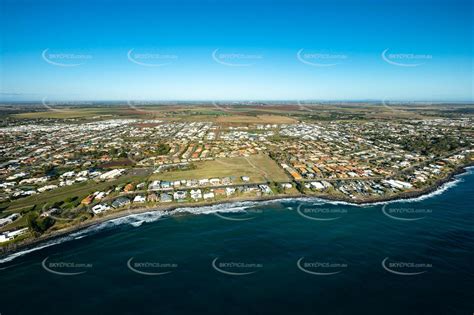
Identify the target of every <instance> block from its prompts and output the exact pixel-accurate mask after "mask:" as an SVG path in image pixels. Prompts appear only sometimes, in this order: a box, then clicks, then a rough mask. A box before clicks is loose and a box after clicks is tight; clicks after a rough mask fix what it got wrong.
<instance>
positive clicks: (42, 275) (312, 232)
mask: <svg viewBox="0 0 474 315" xmlns="http://www.w3.org/2000/svg"><path fill="white" fill-rule="evenodd" d="M473 205H474V169H473V168H470V169H469V171H468V172H467V173H465V174H462V175H459V176H457V177H456V180H455V181H454V182H450V183H448V184H445V185H444V186H443V187H442V188H441V189H440V190H438V191H436V192H435V193H432V194H430V195H428V196H423V197H420V198H415V199H411V200H403V201H396V202H386V203H380V204H373V205H362V206H355V205H350V204H347V203H343V202H330V201H324V200H321V199H316V198H302V199H294V200H288V199H286V200H275V201H266V202H240V203H234V204H225V205H219V206H212V207H202V208H182V209H178V210H175V211H173V213H172V214H171V215H170V214H166V213H160V212H152V213H144V214H137V215H130V216H128V217H123V218H120V219H115V220H111V221H108V222H105V223H102V224H99V225H97V226H94V227H90V228H88V229H86V230H83V231H79V232H76V233H73V234H71V235H69V236H67V237H62V238H58V239H55V240H52V241H49V242H48V243H46V244H42V245H41V246H38V247H37V248H35V249H33V250H27V251H23V252H20V253H16V254H12V255H10V256H7V257H3V258H1V259H0V283H1V288H2V290H1V294H0V314H1V315H10V314H48V315H52V314H82V315H83V314H430V315H431V314H472V313H473V312H474V207H473Z"/></svg>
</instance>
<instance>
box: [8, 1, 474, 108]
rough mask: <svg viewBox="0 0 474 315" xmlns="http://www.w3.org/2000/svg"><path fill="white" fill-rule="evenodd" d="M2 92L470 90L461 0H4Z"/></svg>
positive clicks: (345, 94) (412, 95) (396, 95)
mask: <svg viewBox="0 0 474 315" xmlns="http://www.w3.org/2000/svg"><path fill="white" fill-rule="evenodd" d="M0 3H1V7H0V27H1V29H2V33H1V42H0V70H1V72H0V93H1V94H0V100H2V101H26V100H41V99H44V98H47V99H50V100H249V99H266V100H288V99H292V100H309V99H315V100H383V99H385V100H406V101H418V100H425V101H472V100H473V71H474V70H473V63H472V61H473V60H472V59H473V42H474V38H473V22H472V21H473V20H472V15H473V4H472V1H463V0H443V1H441V0H434V1H428V0H412V1H405V0H398V1H394V0H393V1H392V0H369V1H367V0H365V1H364V0H362V1H356V0H332V1H330V0H325V1H298V0H296V1H290V0H287V1H278V0H277V1H265V0H253V1H241V0H235V1H231V0H227V1H226V0H221V1H192V0H156V1H140V0H138V1H132V0H130V1H123V0H122V1H104V0H96V1H84V0H83V1H77V0H76V1H72V0H63V1H49V0H45V1H31V0H28V1H24V0H0Z"/></svg>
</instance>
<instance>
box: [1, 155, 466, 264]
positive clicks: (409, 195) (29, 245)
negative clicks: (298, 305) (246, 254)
mask: <svg viewBox="0 0 474 315" xmlns="http://www.w3.org/2000/svg"><path fill="white" fill-rule="evenodd" d="M470 167H474V163H469V164H467V165H463V166H460V167H458V168H457V169H455V170H454V171H453V172H452V173H450V174H449V175H448V176H446V177H445V178H443V179H440V180H438V181H436V182H435V183H434V184H433V185H431V186H429V187H426V188H425V189H422V190H418V191H410V192H406V193H401V194H398V195H394V196H388V197H382V198H368V199H367V200H354V199H351V198H348V197H334V196H330V195H321V194H303V193H297V194H292V195H287V194H277V195H271V196H255V197H235V198H231V199H226V200H216V201H209V202H199V203H184V204H173V205H157V206H153V207H142V208H136V209H124V210H121V211H118V212H115V213H110V214H108V215H105V216H102V217H94V218H92V219H91V220H89V221H86V222H84V223H80V224H77V225H74V226H71V227H68V228H65V229H62V230H58V231H53V232H51V233H48V234H46V235H42V236H40V237H38V238H33V239H26V240H24V241H21V242H18V243H15V244H9V245H8V246H6V247H1V248H0V259H1V258H5V257H6V256H8V255H10V254H14V253H15V252H19V251H22V250H28V249H34V248H35V247H36V245H41V244H45V245H46V242H47V241H52V240H54V239H57V238H60V237H64V236H67V235H69V234H71V233H74V232H79V231H82V230H85V229H87V228H90V227H92V226H95V225H99V224H101V223H104V222H107V221H111V220H114V219H119V218H123V217H127V216H130V215H135V214H141V213H147V212H156V211H164V212H168V211H173V210H175V209H179V208H199V207H207V206H215V205H224V204H232V203H236V202H246V201H248V202H261V201H277V200H285V199H297V198H301V199H303V198H307V199H310V198H319V199H322V200H326V201H333V202H344V203H347V204H349V205H354V206H364V205H374V204H379V203H383V202H390V201H403V200H408V199H414V198H418V197H422V196H425V195H428V194H430V193H433V192H435V191H437V190H439V189H440V187H442V186H443V185H444V184H447V183H449V182H452V181H453V180H454V178H455V177H456V176H457V175H460V174H464V173H466V172H467V169H468V168H470Z"/></svg>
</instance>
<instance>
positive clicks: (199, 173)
mask: <svg viewBox="0 0 474 315" xmlns="http://www.w3.org/2000/svg"><path fill="white" fill-rule="evenodd" d="M194 164H195V166H196V169H192V170H185V171H172V172H165V173H158V174H153V175H152V176H151V178H150V179H151V180H156V179H160V180H181V179H202V178H212V177H219V178H222V177H230V176H235V177H236V179H235V180H234V183H243V181H242V179H241V176H249V177H250V181H251V182H263V181H266V180H269V181H288V177H287V176H286V174H285V172H284V171H283V169H282V168H280V167H279V166H278V164H277V163H276V162H275V161H273V160H272V159H270V158H269V157H268V156H267V155H264V154H258V155H252V156H249V157H234V158H219V159H216V160H213V161H202V162H195V163H194Z"/></svg>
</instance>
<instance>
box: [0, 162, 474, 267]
mask: <svg viewBox="0 0 474 315" xmlns="http://www.w3.org/2000/svg"><path fill="white" fill-rule="evenodd" d="M472 173H474V167H468V168H466V172H465V173H462V174H459V175H456V176H455V177H454V180H452V181H449V182H446V183H444V184H443V185H441V186H440V187H439V188H438V189H436V190H435V191H433V192H431V193H428V194H426V195H422V196H419V197H414V198H408V199H398V200H390V201H381V202H376V203H367V204H354V203H350V202H345V201H332V200H327V199H323V198H317V197H296V198H281V199H273V200H265V201H238V202H229V203H222V204H216V205H212V206H202V207H182V208H176V209H174V210H171V211H161V210H151V211H149V212H144V213H138V214H129V215H127V216H124V217H120V218H117V219H111V220H108V221H105V222H102V223H98V224H96V225H93V226H90V227H88V228H85V229H83V230H80V231H77V232H73V233H71V234H69V235H67V236H61V237H58V238H55V239H52V240H49V241H45V242H44V243H42V244H39V245H38V246H36V247H33V248H28V249H24V250H22V251H19V252H15V253H12V254H10V255H8V256H6V257H3V258H1V259H0V264H2V263H6V262H9V261H12V260H14V259H15V258H18V257H21V256H24V255H26V254H28V253H31V252H35V251H38V250H41V249H43V248H47V247H50V246H53V245H58V244H61V243H64V242H68V241H72V240H78V239H81V238H83V237H86V236H88V235H92V234H95V233H98V232H100V231H102V230H106V229H110V228H113V227H117V226H120V225H127V224H128V225H131V226H133V227H139V226H141V225H142V224H143V223H150V222H155V221H158V220H160V219H163V218H165V217H167V216H172V215H179V214H193V215H200V214H214V213H239V212H240V213H241V212H246V210H247V209H249V208H253V207H256V206H262V205H267V204H272V203H280V202H285V203H286V202H305V203H311V204H313V205H324V204H332V205H346V206H355V207H368V206H376V205H384V204H391V203H410V202H419V201H423V200H426V199H429V198H433V197H435V196H438V195H440V194H442V193H444V192H445V191H447V190H448V189H451V188H453V187H455V186H457V185H458V184H459V183H461V182H463V181H464V180H463V178H462V177H464V176H465V175H468V174H472ZM287 208H288V209H289V208H293V207H287Z"/></svg>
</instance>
